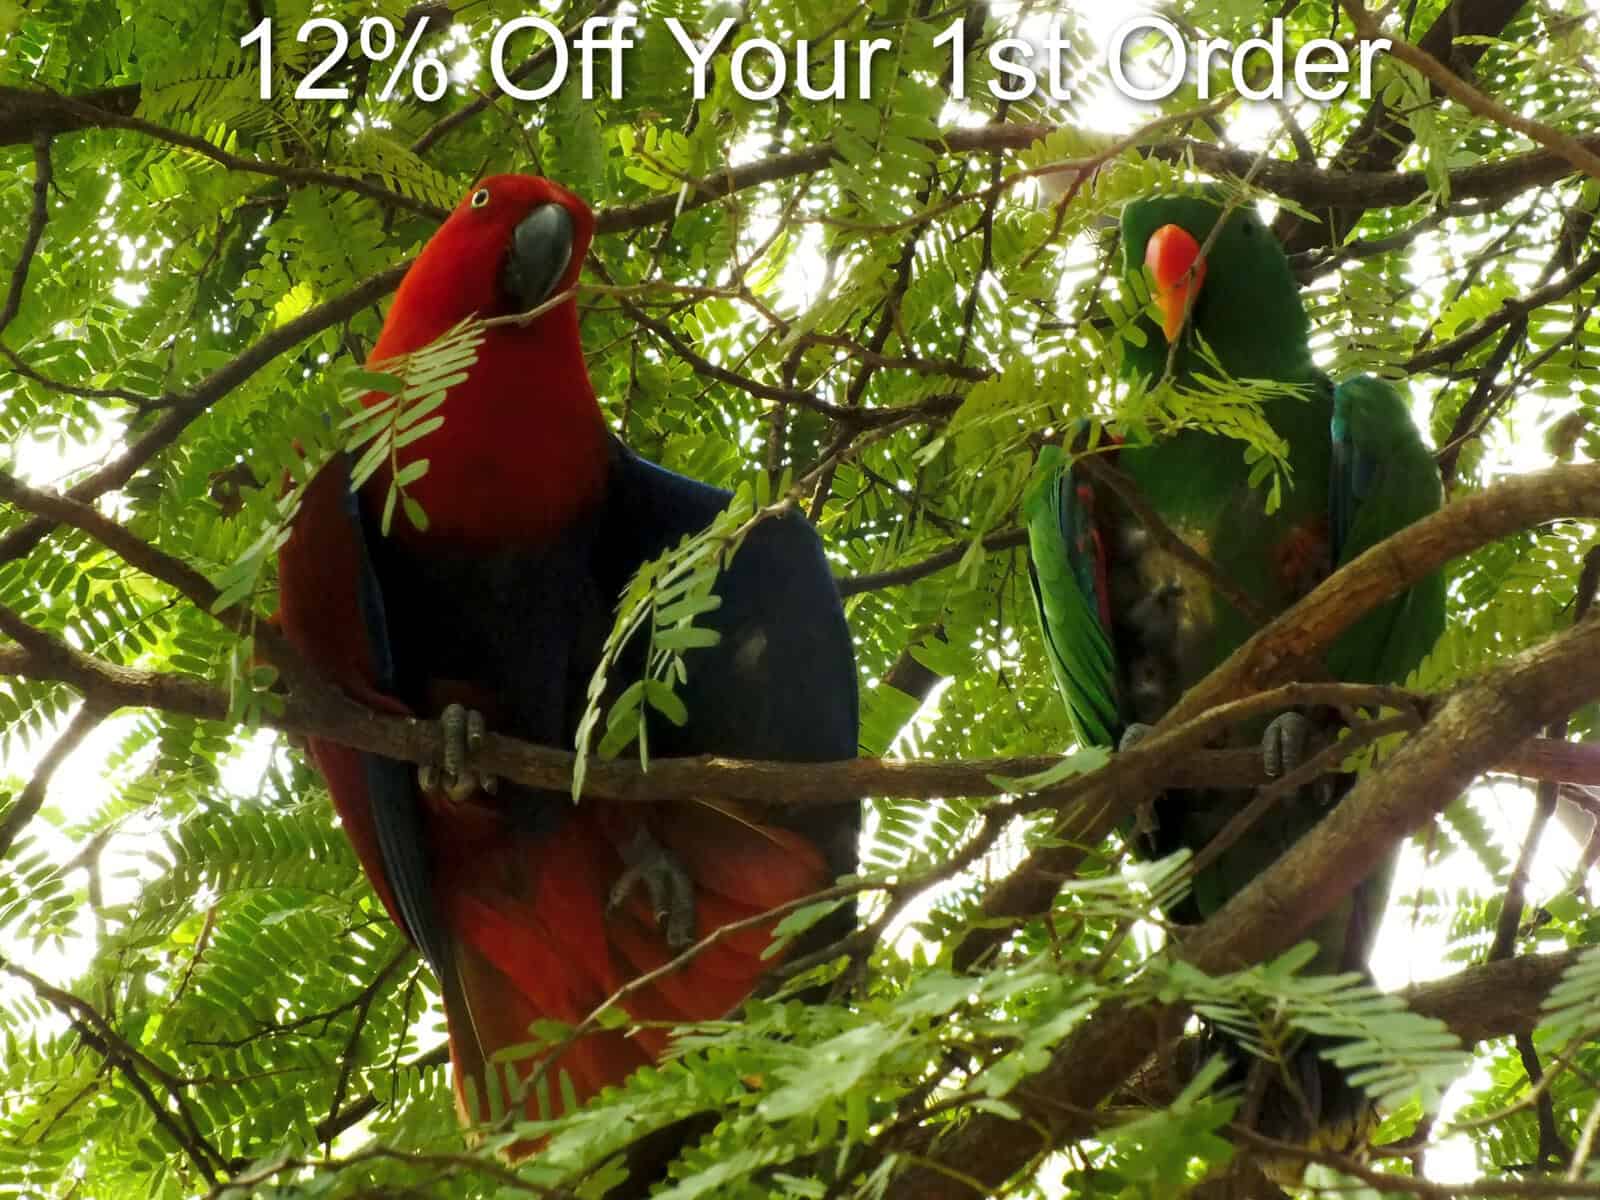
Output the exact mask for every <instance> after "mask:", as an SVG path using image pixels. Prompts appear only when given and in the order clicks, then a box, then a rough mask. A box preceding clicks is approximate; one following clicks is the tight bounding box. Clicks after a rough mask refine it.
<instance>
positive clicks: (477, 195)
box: [472, 188, 489, 208]
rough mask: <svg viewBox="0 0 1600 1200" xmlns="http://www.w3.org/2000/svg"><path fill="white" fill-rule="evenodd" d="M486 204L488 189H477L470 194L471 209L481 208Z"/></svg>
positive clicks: (487, 201)
mask: <svg viewBox="0 0 1600 1200" xmlns="http://www.w3.org/2000/svg"><path fill="white" fill-rule="evenodd" d="M487 203H489V189H488V188H479V189H478V190H477V191H475V192H473V193H472V207H473V208H482V207H483V206H484V205H485V204H487Z"/></svg>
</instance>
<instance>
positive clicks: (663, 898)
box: [606, 828, 695, 950]
mask: <svg viewBox="0 0 1600 1200" xmlns="http://www.w3.org/2000/svg"><path fill="white" fill-rule="evenodd" d="M621 849H622V861H623V862H624V863H626V864H627V866H626V868H625V869H624V870H623V872H622V875H621V876H620V877H619V878H618V879H617V882H616V883H615V884H614V885H612V888H611V897H610V899H609V900H607V901H606V913H607V915H608V916H609V915H610V914H612V913H615V912H616V911H617V910H618V909H619V908H621V907H622V906H623V905H624V904H626V903H627V900H628V896H629V895H630V894H631V893H632V892H633V889H634V888H635V887H637V886H638V885H639V884H641V883H642V884H644V887H645V891H646V892H647V893H648V894H649V896H650V910H651V911H652V912H653V913H655V918H656V924H658V925H659V926H660V927H661V931H662V933H664V934H665V935H666V939H667V945H668V946H670V947H671V948H672V949H674V950H682V949H684V948H685V947H686V946H688V945H690V944H691V943H693V941H694V916H695V914H694V882H693V881H692V880H691V879H690V878H689V873H688V872H687V871H685V870H684V869H683V864H682V863H680V862H679V861H678V860H677V858H676V857H674V856H673V854H672V853H671V852H670V851H668V850H667V849H666V847H664V846H662V845H661V843H660V842H658V841H656V839H655V838H653V837H652V836H651V835H650V831H649V830H647V829H643V828H641V829H640V830H639V831H638V832H637V833H635V834H634V835H633V837H632V838H630V839H629V841H628V842H627V844H626V845H624V846H623V847H622V848H621Z"/></svg>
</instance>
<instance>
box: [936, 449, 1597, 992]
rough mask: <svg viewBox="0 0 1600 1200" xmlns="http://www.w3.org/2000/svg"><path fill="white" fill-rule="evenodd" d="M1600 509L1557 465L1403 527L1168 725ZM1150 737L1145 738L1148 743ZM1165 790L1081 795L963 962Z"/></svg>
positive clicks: (1268, 633)
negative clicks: (1507, 549)
mask: <svg viewBox="0 0 1600 1200" xmlns="http://www.w3.org/2000/svg"><path fill="white" fill-rule="evenodd" d="M1573 516H1588V517H1596V516H1600V465H1594V464H1585V465H1583V466H1576V467H1556V468H1553V469H1552V470H1549V471H1540V472H1534V473H1531V474H1528V475H1520V476H1516V477H1515V478H1510V479H1505V480H1502V481H1501V482H1499V483H1497V484H1495V485H1494V486H1493V487H1490V488H1486V489H1485V490H1484V491H1482V492H1479V493H1477V494H1475V495H1472V496H1468V497H1465V498H1464V499H1461V500H1457V501H1455V502H1453V503H1451V504H1450V505H1448V506H1447V507H1445V508H1444V509H1442V510H1441V511H1440V512H1437V513H1434V514H1432V515H1431V516H1429V517H1427V518H1425V519H1424V520H1421V521H1418V522H1416V523H1415V524H1413V525H1411V526H1408V527H1407V528H1406V529H1404V530H1401V531H1400V532H1399V533H1397V534H1395V535H1394V536H1393V537H1391V538H1389V539H1388V540H1386V541H1384V542H1381V543H1379V544H1378V545H1377V546H1374V547H1373V548H1372V549H1370V550H1368V551H1366V552H1365V553H1364V554H1362V555H1360V556H1359V557H1358V558H1356V559H1355V560H1354V561H1353V562H1350V563H1347V564H1345V565H1344V566H1343V567H1340V568H1339V569H1338V570H1337V571H1335V572H1334V573H1333V574H1332V575H1330V576H1329V577H1328V578H1327V579H1326V580H1324V581H1323V582H1322V584H1321V585H1319V586H1318V587H1317V588H1316V589H1314V590H1313V591H1312V592H1311V594H1310V595H1308V596H1306V597H1305V598H1304V599H1303V600H1301V601H1300V602H1299V603H1297V604H1295V605H1294V606H1293V607H1291V608H1290V609H1289V610H1288V611H1286V612H1284V613H1283V614H1281V615H1280V616H1279V617H1278V618H1277V619H1276V620H1274V621H1273V622H1272V623H1271V624H1269V625H1267V626H1266V627H1265V628H1264V629H1261V630H1260V631H1258V632H1257V633H1255V634H1254V635H1253V636H1252V637H1251V638H1250V639H1249V641H1247V642H1246V643H1245V644H1244V645H1243V646H1241V647H1240V648H1239V649H1238V650H1236V651H1235V652H1234V653H1233V655H1232V656H1231V657H1230V658H1229V659H1228V660H1227V661H1226V662H1224V663H1223V664H1222V665H1221V666H1219V667H1218V668H1217V669H1216V670H1215V671H1213V672H1212V673H1211V674H1210V675H1208V676H1207V677H1206V678H1205V679H1203V680H1201V681H1200V682H1199V683H1198V684H1196V685H1195V686H1194V687H1192V688H1191V689H1189V691H1187V692H1186V693H1184V695H1183V698H1182V699H1181V700H1180V701H1179V702H1178V704H1177V705H1175V706H1174V707H1173V709H1172V711H1171V712H1169V713H1168V714H1167V716H1166V717H1164V718H1163V719H1162V721H1161V723H1160V724H1159V725H1158V726H1157V733H1158V734H1159V733H1160V732H1161V731H1165V730H1167V729H1170V728H1172V727H1174V726H1177V725H1180V724H1182V723H1183V722H1185V721H1187V720H1189V719H1190V718H1192V717H1194V716H1195V715H1196V714H1198V713H1202V712H1205V711H1206V710H1208V709H1211V708H1214V707H1216V706H1217V705H1218V704H1221V703H1225V702H1227V701H1229V700H1233V699H1236V698H1238V697H1240V696H1247V695H1250V694H1252V693H1254V692H1259V691H1262V690H1264V689H1266V688H1269V687H1271V686H1273V685H1274V684H1276V683H1280V682H1282V681H1283V680H1286V679H1292V678H1294V677H1295V676H1296V675H1302V674H1304V672H1305V670H1306V669H1307V667H1306V664H1307V663H1310V664H1311V667H1310V669H1311V670H1312V671H1313V673H1315V672H1316V663H1317V660H1318V659H1319V658H1320V656H1321V655H1322V654H1323V653H1324V652H1325V651H1326V650H1327V648H1328V647H1329V646H1330V645H1332V644H1333V641H1334V639H1335V638H1336V637H1338V635H1339V634H1340V633H1342V632H1343V631H1344V630H1345V629H1346V628H1348V627H1349V626H1350V625H1351V624H1352V623H1354V621H1355V620H1356V619H1357V618H1358V617H1359V616H1360V615H1361V614H1363V613H1366V612H1369V611H1371V610H1372V609H1373V608H1375V607H1377V605H1379V604H1381V603H1383V601H1385V600H1387V599H1388V598H1389V597H1390V596H1393V595H1396V594H1397V593H1399V592H1401V591H1403V590H1404V589H1406V588H1408V587H1410V586H1412V585H1413V584H1415V583H1417V582H1418V581H1420V580H1421V579H1422V578H1423V577H1425V576H1426V575H1428V574H1429V573H1431V572H1432V571H1435V570H1437V569H1438V568H1439V567H1440V566H1441V565H1442V564H1444V563H1445V562H1447V561H1449V560H1450V559H1452V558H1454V557H1456V556H1458V555H1461V554H1465V553H1467V552H1468V551H1471V550H1474V549H1476V548H1477V547H1479V546H1482V545H1484V544H1486V543H1488V542H1491V541H1494V540H1496V539H1497V538H1501V537H1505V536H1507V535H1509V534H1512V533H1515V532H1517V531H1518V530H1521V529H1526V528H1531V527H1532V526H1535V525H1538V524H1541V523H1543V522H1545V521H1553V520H1558V519H1560V518H1562V517H1573ZM1142 745H1143V743H1141V746H1142ZM1157 790H1159V789H1158V788H1157V787H1156V786H1155V784H1154V781H1153V780H1150V781H1147V780H1144V779H1140V778H1137V777H1133V778H1130V779H1128V780H1126V781H1125V782H1124V786H1123V788H1122V789H1121V790H1120V791H1118V792H1112V791H1110V790H1109V789H1099V790H1095V791H1093V792H1091V793H1088V794H1086V795H1084V796H1083V797H1082V799H1081V800H1080V802H1079V808H1078V810H1077V811H1076V812H1074V813H1071V814H1068V818H1069V819H1070V821H1071V822H1072V823H1071V825H1070V826H1069V827H1068V828H1064V829H1063V830H1062V831H1061V833H1062V837H1061V838H1059V839H1057V840H1058V843H1059V844H1056V845H1052V846H1047V847H1044V848H1041V849H1039V850H1035V851H1034V852H1033V853H1031V854H1030V855H1029V856H1028V857H1027V859H1025V860H1024V861H1023V863H1022V864H1021V865H1020V866H1019V867H1018V868H1017V870H1015V871H1014V872H1012V874H1011V875H1010V876H1008V877H1007V878H1006V879H1005V880H1004V881H1002V882H1001V883H1000V884H998V885H996V886H995V887H994V888H992V889H990V891H989V894H988V896H987V897H986V898H985V900H984V903H983V918H984V920H983V923H982V924H981V925H980V926H979V927H977V928H975V929H974V930H973V931H971V932H970V933H968V934H967V936H966V938H965V939H964V940H963V942H962V944H961V945H960V946H959V947H957V949H956V951H955V962H956V964H957V966H958V967H962V968H964V967H966V966H967V965H970V964H971V963H972V962H973V961H975V959H976V958H977V957H978V956H979V955H981V954H983V953H984V952H986V951H987V950H989V949H991V948H992V947H994V946H997V945H999V944H1000V943H1001V942H1003V941H1004V940H1005V939H1006V938H1007V937H1008V936H1010V930H1011V929H1012V928H1013V927H1014V925H1013V922H1015V921H1020V920H1023V919H1025V918H1027V917H1030V916H1032V915H1034V914H1036V913H1039V912H1043V911H1044V910H1045V909H1046V908H1048V907H1049V905H1050V903H1051V901H1052V900H1053V898H1054V897H1055V894H1056V891H1057V890H1058V889H1059V886H1060V881H1061V880H1062V879H1066V878H1069V877H1071V876H1072V875H1073V874H1074V873H1075V872H1076V871H1077V868H1078V866H1079V864H1080V863H1081V861H1082V859H1083V856H1084V853H1085V851H1084V850H1083V849H1081V847H1083V846H1088V845H1095V844H1097V843H1098V842H1099V840H1100V839H1101V838H1102V837H1104V836H1105V835H1106V834H1107V833H1109V832H1110V831H1111V829H1113V828H1114V827H1115V826H1116V824H1117V821H1118V820H1119V819H1121V818H1122V817H1124V816H1125V815H1126V814H1131V813H1132V812H1133V811H1134V810H1135V809H1136V808H1137V807H1138V805H1139V804H1140V803H1142V802H1143V801H1144V800H1145V799H1146V798H1147V797H1149V796H1151V795H1153V794H1154V793H1155V791H1157Z"/></svg>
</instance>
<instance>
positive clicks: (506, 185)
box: [372, 175, 594, 362]
mask: <svg viewBox="0 0 1600 1200" xmlns="http://www.w3.org/2000/svg"><path fill="white" fill-rule="evenodd" d="M593 237H594V214H593V213H592V212H590V211H589V206H588V205H587V204H585V203H584V202H583V201H582V200H580V199H579V198H578V197H577V196H575V195H573V194H572V193H571V192H569V191H567V189H566V188H564V187H562V186H561V185H560V184H557V183H551V182H550V181H549V180H548V179H540V178H538V177H537V176H534V175H491V176H490V177H489V178H487V179H484V180H481V181H479V182H478V183H477V184H476V185H474V187H473V188H472V190H471V191H470V192H468V193H467V194H466V195H465V196H463V197H462V198H461V202H460V203H459V204H457V205H456V207H455V211H454V212H452V213H451V214H450V216H449V217H448V218H447V219H446V220H445V223H444V224H443V225H441V226H439V229H438V232H436V233H435V234H434V235H433V237H432V238H431V239H430V240H429V242H428V244H427V245H426V246H425V247H423V250H422V253H421V254H420V255H418V256H417V261H416V262H414V263H413V264H412V265H411V270H410V271H408V272H406V277H405V279H404V280H402V281H401V283H400V290H399V293H398V294H397V295H396V297H395V302H394V307H393V308H392V309H391V310H390V312H389V319H388V321H386V322H385V323H384V326H383V335H382V336H381V337H380V338H379V339H378V345H377V347H376V348H375V349H374V350H373V352H372V359H373V361H374V362H376V361H378V360H379V359H384V358H390V357H393V356H394V355H396V354H405V353H406V352H408V351H411V350H417V349H420V348H421V347H423V346H426V345H427V344H428V343H429V342H431V341H433V340H434V339H435V338H436V337H438V336H439V335H440V334H442V333H444V332H445V331H447V330H448V329H450V328H451V326H453V325H455V324H456V323H457V322H458V321H460V320H462V319H463V318H465V317H469V316H472V315H473V314H474V313H476V314H477V315H478V316H483V317H494V316H506V315H509V314H512V313H518V312H526V311H527V310H529V309H531V308H533V307H534V306H536V305H538V304H540V303H542V302H544V301H545V300H547V299H549V298H550V297H551V296H553V295H555V294H556V293H557V292H559V291H561V290H563V289H565V288H568V287H571V286H572V284H573V283H575V282H576V281H577V278H578V273H579V271H580V270H581V269H582V267H583V256H584V255H585V254H587V253H588V251H589V242H590V240H591V239H592V238H593ZM562 307H564V308H565V307H569V306H566V305H563V306H562ZM571 307H572V308H573V311H574V312H575V311H576V307H575V306H571ZM537 324H538V322H537V321H536V322H533V323H532V325H530V326H529V328H530V329H531V328H532V327H533V326H534V325H537Z"/></svg>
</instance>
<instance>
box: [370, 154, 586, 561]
mask: <svg viewBox="0 0 1600 1200" xmlns="http://www.w3.org/2000/svg"><path fill="white" fill-rule="evenodd" d="M593 236H594V214H593V213H591V212H590V210H589V206H588V205H587V204H585V203H584V202H583V201H582V200H580V199H579V198H578V197H577V196H575V195H573V194H572V193H571V192H569V191H568V190H567V189H566V188H564V187H562V186H560V185H559V184H555V183H551V182H550V181H549V180H548V179H540V178H537V177H535V176H532V175H493V176H490V177H489V178H487V179H484V180H481V181H479V182H478V183H477V184H475V185H474V186H473V187H472V189H471V190H470V191H469V192H467V194H466V195H465V196H464V197H462V200H461V202H460V203H459V204H457V205H456V207H455V211H454V212H452V213H451V214H450V216H449V217H448V218H446V220H445V222H444V224H443V225H441V226H439V229H438V232H437V233H435V234H434V235H433V237H432V238H431V239H429V241H428V244H427V245H426V246H425V247H423V250H422V253H421V254H420V255H418V256H417V261H416V262H414V263H413V264H412V265H411V270H410V271H408V272H406V277H405V279H403V280H402V281H401V283H400V289H399V291H398V293H396V295H395V301H394V305H393V306H392V307H391V308H390V309H389V315H388V317H387V319H386V320H385V321H384V325H383V332H382V333H381V334H380V335H379V337H378V344H377V345H376V346H375V347H374V348H373V351H372V355H371V358H370V359H369V362H370V363H372V364H373V365H374V366H378V367H380V368H381V366H382V364H383V360H385V359H389V358H393V357H395V356H396V355H400V354H406V353H409V352H411V351H415V350H420V349H422V348H423V347H424V346H426V345H428V344H429V343H430V342H432V341H434V340H435V339H437V338H438V337H440V336H441V335H443V334H444V333H446V332H448V331H449V330H450V329H451V328H453V327H454V326H455V325H457V324H458V323H459V322H461V321H462V320H464V319H466V318H467V317H471V316H480V317H498V316H510V315H513V314H516V313H521V312H527V311H528V310H530V309H532V308H534V307H536V306H538V305H539V304H542V303H543V302H545V301H546V300H549V299H550V298H551V297H552V296H555V295H557V294H559V293H560V292H562V291H564V290H565V289H567V288H570V287H571V286H572V285H573V284H574V283H576V282H577V279H578V274H579V272H580V271H581V270H582V268H583V260H584V255H585V254H587V253H588V250H589V242H590V239H591V238H592V237H593ZM381 398H382V397H381V395H379V394H377V393H374V395H373V396H371V397H369V403H373V402H376V401H377V400H379V399H381ZM439 411H440V415H441V416H443V418H444V423H443V425H442V426H441V427H440V428H439V429H437V430H435V431H434V432H433V433H431V434H429V435H428V436H426V437H424V438H422V439H420V440H418V441H416V442H413V443H411V444H410V445H408V446H406V447H404V448H402V449H401V450H400V451H399V453H398V459H399V462H400V464H401V465H402V466H404V465H405V464H406V463H407V462H409V461H411V460H413V459H427V460H428V469H427V472H426V474H424V475H423V476H422V478H421V479H419V480H417V481H416V482H415V483H413V484H411V485H410V486H409V487H408V488H407V492H408V494H409V495H410V496H411V497H412V498H413V499H415V500H416V501H417V502H418V503H419V504H421V506H422V509H423V512H424V513H425V514H426V516H427V524H428V528H427V530H426V531H423V530H418V529H416V528H414V527H412V526H410V525H409V523H408V522H406V521H404V520H398V521H396V524H395V530H396V532H397V534H398V535H399V536H401V537H403V538H406V539H407V540H415V539H418V538H422V537H427V538H430V539H439V540H442V541H451V542H455V543H462V544H469V545H478V546H482V547H486V548H488V547H504V546H506V545H508V544H513V543H528V542H542V541H546V540H548V539H549V538H551V537H554V536H556V535H558V534H559V533H560V531H561V530H562V529H563V528H565V527H566V526H567V525H568V524H569V523H570V522H571V521H572V520H574V519H575V518H576V517H577V516H578V515H579V514H581V513H582V512H583V511H584V510H585V509H586V508H587V507H588V506H589V505H590V504H591V503H592V502H593V501H594V500H595V498H596V497H597V496H598V494H599V492H600V490H601V488H602V487H603V486H604V483H605V476H606V467H607V463H608V462H609V457H608V454H609V452H608V450H607V441H606V430H605V421H604V419H603V417H602V416H601V413H600V407H599V405H598V404H597V403H596V402H595V397H594V389H593V387H592V386H591V384H590V382H589V372H588V368H587V367H586V366H585V364H584V359H583V346H582V344H581V343H580V342H579V340H578V305H577V302H576V300H575V299H573V298H571V297H569V298H568V299H566V300H565V301H563V302H562V303H560V304H557V305H556V306H555V307H554V308H552V309H551V310H550V311H549V312H546V313H543V314H542V315H540V316H538V317H535V318H534V319H533V320H531V321H529V322H527V323H526V324H524V325H518V324H507V325H501V326H497V327H495V328H492V329H489V330H487V331H485V334H484V340H483V344H482V346H481V347H479V350H478V356H477V360H476V361H475V362H474V363H473V365H472V368H471V369H470V371H469V372H468V373H467V377H466V379H465V380H463V381H462V382H460V383H458V384H457V385H455V386H454V387H452V388H451V389H450V391H449V393H448V395H447V397H446V399H445V402H444V404H443V405H442V406H441V408H440V410H439ZM390 477H391V473H390V470H389V468H388V466H387V465H386V466H385V468H384V469H383V470H382V471H381V472H380V473H379V474H378V475H377V476H375V477H374V479H373V480H372V481H371V483H369V484H368V490H367V493H366V497H367V502H368V504H369V505H376V504H381V503H382V501H383V498H384V496H385V494H386V493H387V489H388V487H389V479H390Z"/></svg>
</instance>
